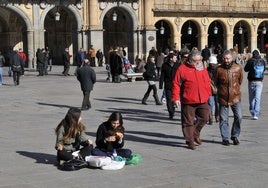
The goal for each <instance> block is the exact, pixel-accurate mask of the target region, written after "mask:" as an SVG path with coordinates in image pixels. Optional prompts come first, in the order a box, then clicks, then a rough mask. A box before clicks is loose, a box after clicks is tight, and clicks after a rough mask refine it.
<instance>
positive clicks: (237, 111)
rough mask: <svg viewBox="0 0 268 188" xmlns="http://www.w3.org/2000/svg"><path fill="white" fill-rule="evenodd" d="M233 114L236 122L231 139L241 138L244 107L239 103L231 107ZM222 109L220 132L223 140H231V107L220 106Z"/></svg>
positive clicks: (234, 122)
mask: <svg viewBox="0 0 268 188" xmlns="http://www.w3.org/2000/svg"><path fill="white" fill-rule="evenodd" d="M230 107H231V109H232V111H233V114H234V121H233V126H232V130H231V137H239V135H240V131H241V122H242V107H241V102H238V103H236V104H234V105H232V106H230ZM219 109H220V131H221V137H222V140H229V138H230V134H229V106H224V105H222V104H219Z"/></svg>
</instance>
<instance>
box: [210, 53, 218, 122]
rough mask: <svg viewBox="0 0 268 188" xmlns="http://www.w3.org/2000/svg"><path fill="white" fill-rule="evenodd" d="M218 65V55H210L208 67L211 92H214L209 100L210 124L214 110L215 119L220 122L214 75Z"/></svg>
mask: <svg viewBox="0 0 268 188" xmlns="http://www.w3.org/2000/svg"><path fill="white" fill-rule="evenodd" d="M217 67H218V61H217V57H216V56H214V55H212V56H210V58H209V64H208V67H207V70H208V74H209V77H210V80H211V92H212V95H211V96H210V97H209V100H208V105H209V108H210V114H209V121H208V124H209V125H212V124H213V112H214V115H215V121H216V122H217V123H218V122H219V105H218V97H217V92H218V89H217V87H216V85H215V81H214V77H215V76H214V75H215V71H216V69H217Z"/></svg>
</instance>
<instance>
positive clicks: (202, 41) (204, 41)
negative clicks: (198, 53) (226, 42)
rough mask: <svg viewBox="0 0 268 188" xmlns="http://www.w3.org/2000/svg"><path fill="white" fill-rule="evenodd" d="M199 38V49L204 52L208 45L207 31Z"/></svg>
mask: <svg viewBox="0 0 268 188" xmlns="http://www.w3.org/2000/svg"><path fill="white" fill-rule="evenodd" d="M199 37H200V44H199V45H200V46H199V49H200V50H202V49H203V48H205V46H206V45H208V34H207V33H206V32H205V31H203V33H202V34H201V35H200V36H199Z"/></svg>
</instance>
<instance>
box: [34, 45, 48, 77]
mask: <svg viewBox="0 0 268 188" xmlns="http://www.w3.org/2000/svg"><path fill="white" fill-rule="evenodd" d="M36 58H37V67H38V75H37V76H44V75H45V73H46V71H45V69H46V54H45V49H38V50H37V53H36Z"/></svg>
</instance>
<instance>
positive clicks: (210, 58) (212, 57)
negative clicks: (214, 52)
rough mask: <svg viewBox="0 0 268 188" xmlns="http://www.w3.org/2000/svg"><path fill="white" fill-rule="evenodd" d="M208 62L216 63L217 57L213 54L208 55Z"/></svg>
mask: <svg viewBox="0 0 268 188" xmlns="http://www.w3.org/2000/svg"><path fill="white" fill-rule="evenodd" d="M209 63H211V64H218V61H217V58H216V57H215V56H210V57H209Z"/></svg>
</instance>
